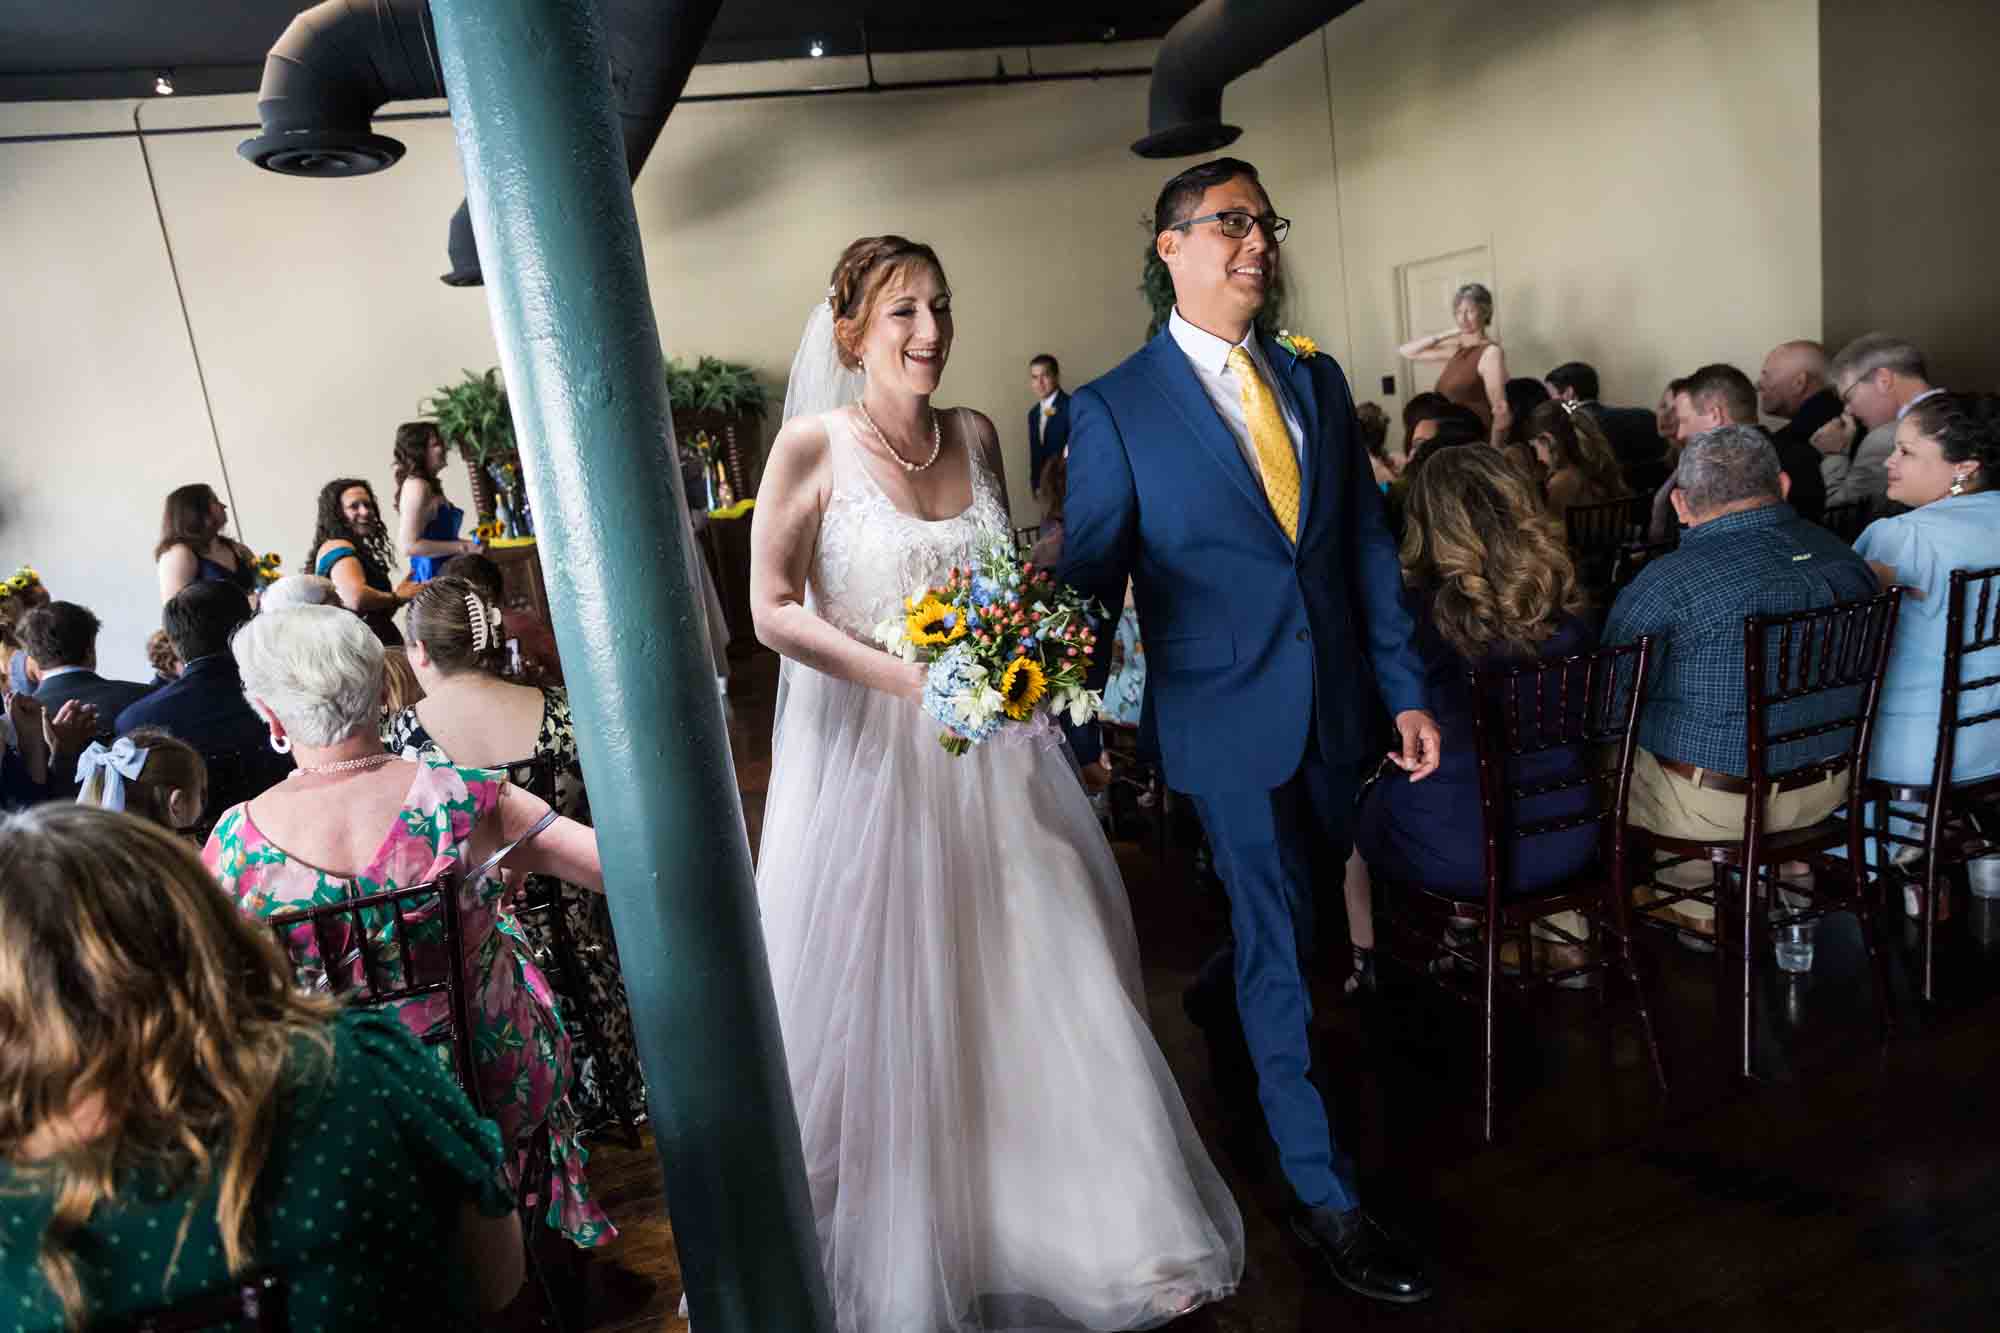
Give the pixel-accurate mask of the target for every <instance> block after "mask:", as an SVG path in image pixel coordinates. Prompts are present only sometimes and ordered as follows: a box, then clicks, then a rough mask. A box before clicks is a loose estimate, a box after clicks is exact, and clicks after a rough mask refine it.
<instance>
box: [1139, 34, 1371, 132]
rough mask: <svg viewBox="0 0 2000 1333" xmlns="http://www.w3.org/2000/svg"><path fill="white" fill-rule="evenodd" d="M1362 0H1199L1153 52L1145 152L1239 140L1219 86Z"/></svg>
mask: <svg viewBox="0 0 2000 1333" xmlns="http://www.w3.org/2000/svg"><path fill="white" fill-rule="evenodd" d="M1360 2H1361V0H1202V3H1200V4H1199V5H1196V6H1195V7H1194V8H1193V9H1192V10H1189V11H1188V13H1187V14H1186V15H1185V16H1184V17H1183V18H1182V19H1181V21H1180V22H1178V23H1176V24H1174V26H1173V27H1172V28H1171V29H1169V30H1168V32H1167V36H1166V40H1165V41H1164V42H1162V43H1161V45H1160V53H1159V54H1158V55H1157V56H1155V57H1154V59H1153V85H1152V91H1151V94H1150V96H1149V97H1148V99H1147V107H1146V128H1147V134H1146V137H1145V138H1143V139H1141V140H1139V141H1138V142H1137V143H1135V144H1133V145H1132V151H1133V152H1135V153H1137V154H1138V155H1139V156H1140V157H1188V156H1191V155H1193V154H1195V153H1210V152H1214V151H1215V150H1216V149H1218V148H1223V147H1226V146H1228V145H1229V144H1232V143H1234V142H1236V138H1237V136H1238V135H1240V134H1242V133H1243V131H1242V130H1241V129H1239V128H1238V127H1236V126H1234V125H1225V124H1223V122H1222V90H1223V88H1224V87H1225V86H1227V85H1228V84H1229V82H1230V81H1231V80H1232V79H1236V78H1240V77H1241V76H1243V75H1245V74H1248V73H1249V72H1250V71H1251V70H1253V69H1255V68H1257V66H1259V65H1261V64H1263V63H1264V62H1265V61H1266V60H1269V59H1270V58H1271V57H1272V56H1274V55H1276V54H1278V52H1280V51H1282V50H1284V49H1285V48H1286V47H1288V46H1290V45H1291V44H1292V43H1294V42H1296V41H1298V40H1299V39H1300V38H1302V37H1304V36H1305V35H1306V34H1308V33H1310V32H1312V31H1314V30H1315V29H1317V28H1320V27H1323V26H1325V25H1326V24H1328V23H1331V22H1332V21H1333V20H1334V19H1336V18H1339V17H1340V16H1341V15H1342V14H1345V13H1346V12H1347V11H1348V10H1350V9H1352V8H1354V7H1355V5H1357V4H1359V3H1360Z"/></svg>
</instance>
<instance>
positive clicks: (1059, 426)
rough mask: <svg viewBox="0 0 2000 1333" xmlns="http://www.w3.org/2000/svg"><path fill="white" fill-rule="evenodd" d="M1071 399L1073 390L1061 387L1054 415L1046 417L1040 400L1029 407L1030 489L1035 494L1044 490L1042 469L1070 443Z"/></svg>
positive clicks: (1057, 394) (1058, 390) (1057, 395)
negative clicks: (1068, 391)
mask: <svg viewBox="0 0 2000 1333" xmlns="http://www.w3.org/2000/svg"><path fill="white" fill-rule="evenodd" d="M1069 402H1070V396H1069V394H1068V393H1067V392H1065V391H1064V390H1062V389H1057V390H1056V401H1055V409H1056V412H1055V415H1054V416H1052V417H1049V418H1047V419H1046V420H1044V419H1043V417H1042V405H1041V403H1040V401H1037V402H1036V403H1035V405H1034V406H1033V407H1031V408H1029V409H1028V491H1029V493H1030V494H1032V495H1040V494H1041V493H1042V469H1043V468H1045V467H1047V466H1048V465H1049V460H1050V459H1051V458H1060V457H1061V456H1062V451H1063V449H1064V448H1066V447H1067V446H1068V444H1069Z"/></svg>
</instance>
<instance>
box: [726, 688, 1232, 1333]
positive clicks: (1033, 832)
mask: <svg viewBox="0 0 2000 1333" xmlns="http://www.w3.org/2000/svg"><path fill="white" fill-rule="evenodd" d="M786 678H787V679H786V684H785V688H784V697H783V700H782V703H781V715H780V719H779V723H778V730H777V734H776V736H775V737H774V740H773V764H772V773H771V782H770V787H769V795H768V799H767V802H766V807H765V818H764V831H763V838H762V854H761V862H760V865H759V867H758V873H757V888H758V897H759V899H760V902H761V905H762V910H763V919H764V931H765V938H766V940H767V943H768V947H769V952H770V960H771V972H772V978H773V981H774V982H775V985H776V989H777V998H778V1013H779V1020H780V1023H781V1025H782V1028H783V1032H784V1040H785V1052H786V1057H787V1060H788V1061H789V1064H790V1068H791V1081H792V1093H793V1096H794V1098H795V1100H796V1102H797V1106H798V1115H799V1126H800V1131H801V1135H802V1138H803V1140H804V1147H805V1163H806V1174H807V1177H808V1180H809V1182H810V1185H811V1189H812V1201H813V1215H814V1219H815V1221H816V1223H817V1226H818V1230H819V1242H820V1250H821V1255H822V1257H823V1259H824V1261H825V1265H826V1272H827V1280H828V1285H829V1287H830V1288H831V1290H832V1294H833V1303H834V1310H835V1313H836V1316H837V1318H838V1323H839V1327H840V1329H841V1330H842V1333H943V1331H944V1330H988V1329H995V1330H997V1329H1010V1330H1012V1329H1020V1330H1050V1331H1053V1330H1068V1329H1076V1328H1087V1329H1128V1328H1148V1327H1152V1326H1154V1325H1157V1324H1159V1323H1162V1322H1164V1321H1165V1320H1166V1319H1168V1318H1170V1317H1171V1316H1172V1315H1173V1314H1175V1313H1177V1312H1179V1311H1182V1310H1185V1309H1187V1308H1191V1307H1192V1306H1194V1305H1198V1304H1201V1303H1202V1302H1204V1301H1209V1300H1214V1299H1216V1298H1218V1297H1221V1296H1224V1295H1227V1294H1228V1293H1229V1292H1231V1291H1232V1290H1234V1288H1235V1286H1236V1282H1237V1280H1238V1278H1239V1277H1240V1276H1241V1274H1242V1271H1243V1223H1242V1219H1241V1217H1240V1216H1239V1214H1238V1213H1237V1210H1236V1205H1235V1202H1234V1201H1233V1200H1232V1199H1231V1198H1230V1195H1229V1191H1228V1190H1227V1188H1226V1187H1225V1186H1224V1185H1223V1182H1222V1179H1221V1177H1220V1176H1219V1175H1218V1174H1217V1173H1216V1170H1215V1167H1214V1165H1213V1164H1212V1163H1211V1162H1210V1161H1209V1158H1208V1154H1207V1152H1206V1151H1205V1150H1204V1149H1203V1147H1202V1144H1201V1140H1200V1138H1199V1137H1198V1136H1197V1134H1196V1133H1195V1129H1194V1125H1193V1123H1192V1122H1191V1121H1190V1119H1189V1118H1188V1113H1187V1108H1186V1106H1185V1105H1184V1104H1183V1103H1182V1101H1181V1096H1180V1092H1179V1089H1178V1088H1177V1087H1176V1086H1175V1084H1174V1079H1173V1075H1172V1073H1171V1072H1170V1071H1169V1070H1168V1068H1167V1064H1166V1061H1165V1059H1164V1058H1163V1057H1162V1056H1161V1054H1160V1050H1159V1046H1158V1044H1157V1043H1156V1042H1155V1041H1154V1040H1153V1036H1152V1033H1151V1031H1150V1030H1149V1029H1148V1027H1147V1024H1146V1014H1145V1001H1144V995H1143V992H1142V990H1141V988H1140V976H1139V960H1138V948H1137V943H1136V941H1135V938H1134V936H1133V930H1132V918H1131V911H1130V908H1129V906H1128V905H1127V903H1126V900H1125V892H1124V886H1123V884H1122V882H1121V881H1120V878H1119V874H1118V868H1117V865H1116V863H1115V862H1114V861H1113V859H1112V856H1111V851H1110V848H1109V847H1108V846H1107V845H1106V843H1105V841H1104V837H1103V835H1102V833H1100V832H1099V830H1098V827H1097V823H1096V820H1095V818H1094V817H1093V815H1092V813H1091V810H1090V806H1089V803H1088V801H1086V800H1085V798H1084V795H1083V792H1082V790H1081V788H1080V786H1079V785H1078V783H1077V780H1076V778H1075V776H1074V774H1073V773H1072V772H1071V770H1070V768H1069V765H1068V761H1067V760H1066V759H1065V757H1064V755H1063V752H1062V751H1061V750H1060V749H1050V748H1044V747H1042V746H1040V745H1035V744H1019V743H1011V742H1008V741H1002V740H995V741H991V742H988V743H987V744H985V745H981V746H976V747H974V748H973V750H972V751H971V752H970V753H969V754H967V755H965V756H963V757H958V758H955V757H953V756H951V755H949V754H947V753H945V751H944V750H943V749H941V748H940V747H939V745H938V743H937V734H938V728H937V725H936V724H935V723H933V722H932V721H931V720H930V719H928V718H926V717H925V716H924V715H923V713H922V711H921V710H920V709H919V708H918V707H917V705H916V704H914V703H913V702H910V701H907V700H903V699H897V698H893V697H891V696H889V695H885V694H881V693H879V692H876V691H872V690H868V689H865V688H863V687H860V686H857V685H851V684H849V683H847V682H845V681H839V680H835V679H833V678H831V677H827V676H823V675H820V674H819V673H817V672H814V671H811V670H807V669H803V668H798V667H795V666H790V665H788V666H787V668H786Z"/></svg>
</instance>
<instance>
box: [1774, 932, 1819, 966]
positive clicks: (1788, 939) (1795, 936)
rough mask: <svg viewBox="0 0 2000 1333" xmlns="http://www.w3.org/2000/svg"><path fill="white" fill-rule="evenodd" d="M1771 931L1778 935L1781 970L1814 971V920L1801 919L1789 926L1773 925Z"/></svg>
mask: <svg viewBox="0 0 2000 1333" xmlns="http://www.w3.org/2000/svg"><path fill="white" fill-rule="evenodd" d="M1771 933H1772V935H1773V936H1775V937H1776V943H1777V950H1778V970H1779V971H1781V972H1790V973H1793V974H1797V973H1801V972H1810V971H1812V963H1813V928H1812V922H1810V921H1801V922H1797V923H1795V924H1793V925H1789V926H1773V927H1772V928H1771Z"/></svg>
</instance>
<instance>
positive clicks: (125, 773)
mask: <svg viewBox="0 0 2000 1333" xmlns="http://www.w3.org/2000/svg"><path fill="white" fill-rule="evenodd" d="M76 775H77V779H78V782H79V784H80V788H81V789H80V790H79V791H78V792H77V794H76V799H77V804H79V805H97V806H102V807H103V808H104V809H106V810H123V811H124V812H125V813H126V814H128V815H137V816H139V818H141V819H148V820H151V821H152V822H153V823H155V824H158V825H159V826H160V827H161V828H163V829H166V830H167V831H168V832H170V833H179V832H181V831H182V830H183V829H190V828H193V827H194V826H195V825H196V824H197V823H199V822H200V820H201V812H202V811H203V810H204V809H205V808H207V805H208V765H207V764H205V763H203V762H202V758H201V755H200V754H199V753H198V752H197V751H196V750H195V748H194V747H193V746H192V745H189V744H188V743H187V742H186V741H183V740H177V739H175V738H174V737H173V736H171V735H169V734H168V733H167V732H165V731H162V730H161V729H160V728H158V727H134V728H132V729H131V730H130V731H127V732H126V733H125V734H124V735H122V736H120V737H119V738H118V739H117V740H115V741H113V742H112V743H111V744H110V745H106V744H104V743H103V742H102V741H92V742H91V743H90V744H89V745H88V746H86V747H85V748H84V751H83V753H82V754H80V755H78V756H77V759H76Z"/></svg>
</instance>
